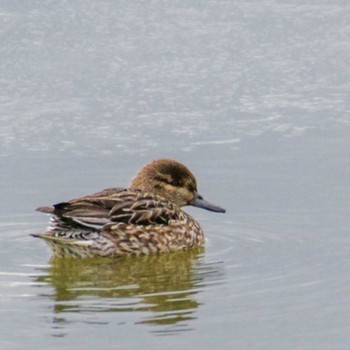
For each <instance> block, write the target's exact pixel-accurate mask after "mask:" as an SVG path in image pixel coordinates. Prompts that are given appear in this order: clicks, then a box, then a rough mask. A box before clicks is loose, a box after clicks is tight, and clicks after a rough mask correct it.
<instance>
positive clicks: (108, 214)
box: [32, 158, 225, 258]
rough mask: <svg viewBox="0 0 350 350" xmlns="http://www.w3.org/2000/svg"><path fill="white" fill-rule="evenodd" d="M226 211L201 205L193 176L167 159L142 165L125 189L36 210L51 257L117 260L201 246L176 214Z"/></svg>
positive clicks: (187, 219)
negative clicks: (43, 220)
mask: <svg viewBox="0 0 350 350" xmlns="http://www.w3.org/2000/svg"><path fill="white" fill-rule="evenodd" d="M184 206H194V207H198V208H202V209H206V210H209V211H212V212H218V213H225V209H223V208H221V207H219V206H217V205H215V204H212V203H210V202H209V201H207V200H205V199H204V198H203V197H202V196H201V195H200V194H199V193H198V190H197V181H196V179H195V177H194V175H193V174H192V172H191V171H190V170H189V169H188V168H187V167H186V166H185V165H183V164H182V163H180V162H178V161H175V160H172V159H166V158H162V159H158V160H153V161H151V162H150V163H148V164H146V165H145V166H144V167H143V168H141V170H140V171H139V172H138V173H137V175H136V176H135V177H134V179H133V180H132V182H131V185H130V186H129V187H128V188H107V189H104V190H102V191H100V192H97V193H94V194H92V195H88V196H84V197H81V198H76V199H72V200H69V201H67V202H61V203H58V204H55V205H53V206H52V207H39V208H37V209H36V210H37V211H39V212H42V213H46V214H50V215H51V218H50V222H49V226H48V228H47V230H46V231H45V232H44V233H38V234H33V235H32V236H34V237H37V238H41V239H43V240H44V241H45V242H46V243H47V244H48V245H49V247H50V248H51V250H52V253H53V256H54V257H75V258H94V257H120V256H124V255H149V254H157V253H170V252H173V251H177V250H184V249H188V248H191V247H196V246H202V245H204V242H205V240H204V233H203V230H202V228H201V227H200V225H199V224H198V222H197V221H196V220H195V219H193V218H192V217H191V216H190V215H189V214H188V213H186V212H185V211H183V210H182V209H181V208H182V207H184Z"/></svg>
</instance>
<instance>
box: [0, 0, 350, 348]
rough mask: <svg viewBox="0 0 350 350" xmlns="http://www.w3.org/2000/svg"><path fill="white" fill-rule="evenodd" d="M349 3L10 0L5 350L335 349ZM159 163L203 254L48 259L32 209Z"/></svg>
mask: <svg viewBox="0 0 350 350" xmlns="http://www.w3.org/2000/svg"><path fill="white" fill-rule="evenodd" d="M349 12H350V5H349V4H348V3H347V2H346V1H340V0H338V1H326V0H324V1H318V2H317V3H316V2H306V3H305V2H304V1H303V2H300V1H289V2H288V1H279V2H277V1H267V0H266V1H251V2H240V1H215V2H214V1H207V2H205V3H204V2H199V1H198V2H191V4H189V3H188V2H183V1H176V2H171V3H164V2H158V1H152V2H137V3H130V2H127V1H118V2H113V1H103V2H93V1H92V2H89V3H87V2H84V1H77V2H74V3H67V2H64V1H53V2H49V1H48V2H44V3H43V2H41V1H34V0H33V1H26V2H19V1H18V2H16V1H3V2H2V3H1V5H0V18H1V22H0V23H1V24H0V35H1V42H2V45H1V55H0V69H1V81H0V84H1V90H0V91H1V93H0V103H1V112H0V113H1V114H0V120H1V126H0V135H1V137H0V162H1V165H2V166H1V171H0V183H1V184H2V186H1V188H2V189H1V194H2V205H1V207H0V229H1V238H0V251H1V255H0V266H1V268H0V295H1V298H0V300H1V301H0V308H1V315H2V317H1V318H0V348H1V349H23V347H25V348H26V349H36V348H47V349H56V348H57V349H58V348H63V347H64V348H67V349H69V348H71V349H73V348H80V347H84V348H86V349H95V348H105V349H119V348H120V349H128V348H130V349H134V348H136V347H148V348H152V349H164V348H167V349H168V348H169V349H178V348H180V347H186V348H191V349H200V348H202V349H212V348H216V347H220V348H222V349H281V348H283V349H293V350H294V349H303V350H304V349H317V350H319V349H348V344H349V342H350V336H349V334H350V316H349V315H350V301H349V292H350V283H349V282H348V281H349V279H348V271H349V267H350V259H349V245H350V243H349V238H348V234H349V215H348V209H349V204H350V190H349V188H350V186H349V184H350V183H349V179H350V176H349V175H350V163H349V159H350V158H349V149H350V147H349V146H350V145H349V140H350V128H349V126H350V118H349V110H350V100H349V95H350V94H349V92H350V84H349V81H350V79H349V78H350V69H349V65H348V62H349V61H350V44H349V40H348V38H349V31H350V26H349V22H348V18H349ZM158 157H170V158H174V159H177V160H179V161H182V162H183V163H185V164H186V165H188V166H189V167H190V169H191V170H192V171H193V172H194V173H195V175H196V177H197V180H198V183H199V189H200V192H201V194H203V195H204V196H205V197H206V198H207V199H208V200H211V201H213V202H214V203H217V204H218V205H220V206H222V207H225V208H226V209H227V213H226V214H224V215H221V214H214V213H210V212H206V211H203V210H200V209H195V208H187V209H186V210H187V211H188V212H190V213H191V214H192V215H193V216H194V217H195V218H196V219H197V220H198V221H199V222H200V223H201V225H202V226H203V229H204V231H205V234H206V238H207V243H206V246H205V248H204V249H198V250H193V251H188V252H179V253H176V254H170V255H165V256H153V257H144V258H127V259H121V260H118V261H110V260H102V261H100V260H92V261H75V260H73V261H72V260H65V261H59V260H58V261H57V260H56V261H52V260H50V252H49V250H48V248H47V247H46V246H45V245H44V244H43V243H42V242H41V241H39V240H34V239H33V238H31V237H30V236H29V234H30V233H33V232H40V231H42V230H43V229H45V227H46V224H47V220H48V218H47V217H46V216H45V215H42V214H40V213H36V212H34V209H35V208H36V207H38V206H41V205H47V204H52V203H57V202H60V201H62V200H67V199H70V198H73V197H76V196H80V195H84V194H88V193H93V192H95V191H98V190H100V189H102V188H105V187H110V186H126V185H127V184H128V183H129V182H130V179H131V178H132V177H133V176H134V174H135V172H136V171H137V170H138V168H139V167H140V166H142V165H143V164H144V163H146V162H148V161H149V160H151V159H155V158H158Z"/></svg>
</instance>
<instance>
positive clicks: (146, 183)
mask: <svg viewBox="0 0 350 350" xmlns="http://www.w3.org/2000/svg"><path fill="white" fill-rule="evenodd" d="M130 189H132V190H141V191H143V192H151V193H154V194H157V195H159V196H162V197H164V198H165V199H167V200H169V201H171V202H173V203H175V204H176V205H177V206H179V207H183V206H185V205H192V206H195V207H199V208H203V209H207V210H211V211H215V212H219V213H224V212H225V209H223V208H220V207H218V206H216V205H214V204H211V203H209V202H208V201H206V200H205V199H203V197H202V196H201V195H200V194H199V193H198V192H197V182H196V179H195V177H194V176H193V174H192V173H191V172H190V170H189V169H188V168H187V167H185V166H184V165H183V164H181V163H179V162H176V161H174V160H171V159H159V160H155V161H153V162H151V163H149V164H147V165H145V166H144V167H143V168H142V169H141V170H140V171H139V172H138V174H137V175H136V177H135V178H134V180H133V181H132V183H131V186H130Z"/></svg>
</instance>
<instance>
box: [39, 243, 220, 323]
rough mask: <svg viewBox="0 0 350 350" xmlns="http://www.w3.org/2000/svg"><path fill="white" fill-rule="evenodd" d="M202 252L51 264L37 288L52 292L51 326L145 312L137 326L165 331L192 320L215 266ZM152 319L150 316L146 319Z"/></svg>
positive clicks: (60, 260) (194, 251)
mask: <svg viewBox="0 0 350 350" xmlns="http://www.w3.org/2000/svg"><path fill="white" fill-rule="evenodd" d="M203 251H204V248H196V249H192V250H187V251H180V252H175V253H171V254H162V255H151V256H141V257H124V258H120V259H81V260H80V259H53V260H52V261H51V263H50V266H49V268H48V269H47V271H46V273H45V274H44V275H43V276H40V277H38V278H37V280H38V281H39V282H45V283H48V284H50V285H51V286H52V287H53V288H54V292H53V294H52V296H51V298H53V300H54V301H55V305H54V313H55V315H56V321H57V319H58V314H60V316H59V318H62V316H63V315H64V313H68V312H74V313H81V312H84V311H89V312H139V311H141V312H142V311H145V312H147V316H144V317H141V319H140V315H139V314H138V316H136V315H135V317H136V319H135V321H134V323H136V324H155V325H170V324H177V323H179V322H184V321H188V320H191V319H193V318H196V316H195V310H196V309H197V308H198V307H199V305H200V304H199V302H198V301H197V300H196V295H197V294H198V292H199V291H200V290H201V287H200V286H203V283H204V280H205V279H206V277H208V276H210V275H217V274H219V275H220V268H219V269H218V267H217V266H206V265H205V263H204V262H203V259H202V257H203ZM150 315H151V316H150Z"/></svg>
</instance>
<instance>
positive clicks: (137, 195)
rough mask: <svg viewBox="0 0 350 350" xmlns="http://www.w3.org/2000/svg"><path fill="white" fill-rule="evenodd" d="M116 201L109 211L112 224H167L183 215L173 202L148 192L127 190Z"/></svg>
mask: <svg viewBox="0 0 350 350" xmlns="http://www.w3.org/2000/svg"><path fill="white" fill-rule="evenodd" d="M117 201H118V203H115V205H114V206H113V208H112V209H111V211H110V213H109V215H110V220H111V222H112V224H115V223H124V224H132V225H143V226H148V225H168V224H169V221H170V220H181V219H182V216H184V213H183V212H182V211H181V210H180V209H179V208H178V207H177V206H176V205H174V204H173V203H171V202H169V201H167V200H166V199H164V198H162V197H159V196H157V195H153V194H149V193H142V192H131V191H130V192H129V191H127V192H125V193H121V194H120V195H119V196H118V200H117Z"/></svg>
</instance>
